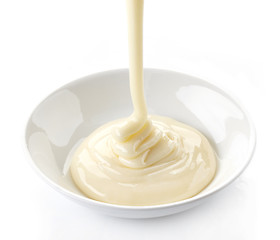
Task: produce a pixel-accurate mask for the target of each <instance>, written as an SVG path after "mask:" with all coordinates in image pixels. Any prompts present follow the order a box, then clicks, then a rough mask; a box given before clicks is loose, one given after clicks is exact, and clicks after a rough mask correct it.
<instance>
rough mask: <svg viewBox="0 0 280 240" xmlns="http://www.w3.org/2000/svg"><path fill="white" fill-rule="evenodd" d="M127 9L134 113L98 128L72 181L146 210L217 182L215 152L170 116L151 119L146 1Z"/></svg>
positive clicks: (82, 149) (81, 151)
mask: <svg viewBox="0 0 280 240" xmlns="http://www.w3.org/2000/svg"><path fill="white" fill-rule="evenodd" d="M127 9H128V32H129V60H130V68H129V70H130V91H131V97H132V101H133V106H134V112H133V114H132V115H131V116H130V117H129V118H127V119H120V120H116V121H113V122H111V123H108V124H106V125H104V126H102V127H100V128H98V129H97V130H95V131H94V132H93V133H92V134H91V135H90V136H89V137H88V138H87V139H86V140H85V141H84V142H83V143H82V144H81V145H80V146H79V148H78V149H77V151H76V152H75V154H74V156H73V160H72V163H71V173H72V177H73V180H74V182H75V183H76V185H77V186H78V187H79V188H80V189H81V191H82V192H83V193H84V194H85V195H87V196H88V197H90V198H92V199H95V200H98V201H102V202H108V203H114V204H121V205H139V206H143V205H156V204H164V203H169V202H174V201H178V200H183V199H186V198H190V197H192V196H194V195H196V194H197V193H199V192H200V191H201V190H203V189H204V188H205V187H206V186H207V185H208V184H209V183H210V182H211V180H212V179H213V177H214V175H215V171H216V158H215V153H214V151H213V149H212V147H211V146H210V144H209V142H208V141H207V139H206V138H205V137H204V136H203V135H202V134H201V133H200V132H198V131H197V130H195V129H193V128H191V127H189V126H187V125H185V124H183V123H180V122H177V121H175V120H173V119H170V118H165V117H159V116H148V114H147V107H146V103H145V98H144V91H143V53H142V52H143V42H142V41H143V0H127ZM108 87H110V86H108ZM159 91H160V87H159Z"/></svg>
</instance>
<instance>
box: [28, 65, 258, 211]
mask: <svg viewBox="0 0 280 240" xmlns="http://www.w3.org/2000/svg"><path fill="white" fill-rule="evenodd" d="M127 71H129V70H128V69H127V68H121V69H112V70H107V71H101V72H96V73H93V74H89V75H86V76H83V77H80V78H78V79H75V80H73V81H70V82H68V83H67V84H64V85H62V86H61V87H59V88H57V89H56V90H54V91H53V92H51V93H50V94H49V95H47V96H46V97H45V98H44V99H43V100H41V101H40V102H39V103H38V104H37V105H36V106H35V108H33V110H32V112H31V113H30V114H29V115H28V118H27V121H26V122H25V125H24V126H25V128H24V136H23V140H24V141H23V150H24V153H25V155H26V156H27V161H28V163H29V165H30V166H31V168H33V169H34V171H35V172H36V173H37V175H39V176H40V177H41V179H43V180H44V181H45V182H46V183H47V184H48V185H49V186H51V187H52V188H53V189H55V190H56V191H58V192H60V193H62V194H64V195H65V196H67V197H69V198H70V199H74V200H78V201H82V202H84V203H86V204H89V205H96V206H99V207H107V208H108V207H109V208H114V209H123V210H136V211H137V210H139V211H140V210H151V209H153V210H154V209H165V208H170V207H175V206H177V207H179V206H182V205H187V204H190V203H193V202H195V201H198V200H202V199H205V198H208V197H210V196H212V195H213V194H215V193H217V192H219V191H221V190H222V189H224V188H225V187H226V186H228V185H229V184H231V183H232V182H233V181H234V180H236V179H237V178H238V177H239V176H240V175H241V174H242V173H243V172H244V170H245V169H246V168H247V166H248V165H249V163H250V162H251V160H252V157H253V155H254V152H255V149H256V143H257V135H256V128H255V125H254V123H253V121H252V119H251V116H250V114H249V113H248V111H247V110H246V109H245V108H244V106H243V104H241V102H240V101H239V99H238V98H237V97H236V96H235V95H234V94H232V92H230V91H229V90H228V89H226V90H224V87H220V86H219V84H217V83H214V84H212V83H211V82H208V81H207V80H204V79H201V78H200V77H196V76H193V75H188V74H185V73H182V72H178V71H173V70H166V69H158V68H144V72H145V71H157V72H166V73H169V74H179V75H182V76H186V77H188V78H192V79H194V80H199V81H200V82H204V83H207V84H208V85H211V86H212V87H214V88H215V89H216V90H219V91H220V92H223V93H224V95H225V96H226V97H227V98H229V99H230V100H231V101H232V102H234V103H235V104H236V105H237V106H238V107H239V108H240V109H241V111H242V112H243V114H244V116H245V117H246V119H247V120H248V123H249V128H250V135H251V137H250V141H249V147H248V148H249V151H248V156H247V161H246V162H245V163H244V164H243V165H242V166H241V167H240V169H239V171H236V173H235V174H234V175H233V176H232V177H231V178H229V179H228V180H227V181H225V182H224V183H222V184H221V185H220V186H218V187H215V188H213V189H212V190H211V191H209V192H208V193H205V194H203V193H202V194H200V193H198V194H197V195H195V196H193V197H191V198H188V199H184V200H180V201H176V202H171V203H165V204H158V205H147V206H131V205H118V204H112V203H106V202H101V201H97V200H94V199H91V198H88V197H86V196H82V195H78V194H76V193H74V192H71V191H70V190H67V189H65V188H64V187H62V186H60V185H59V184H57V183H55V182H54V181H52V180H51V179H49V178H48V177H47V176H46V175H45V174H44V173H43V172H42V171H41V170H40V169H39V167H37V165H36V164H35V163H34V161H33V159H32V157H31V155H30V152H29V150H28V144H27V139H26V130H27V126H28V123H29V122H30V120H31V117H32V115H33V113H34V112H35V111H36V109H37V108H38V107H39V106H40V105H41V104H42V103H43V102H44V101H45V100H47V99H48V98H49V97H50V96H51V95H53V94H54V93H55V92H57V91H59V90H61V89H63V88H65V87H66V86H68V85H71V84H73V83H77V82H79V81H82V80H85V79H87V78H90V77H95V78H96V77H98V75H100V76H101V75H108V74H119V73H121V72H127ZM202 191H203V190H202Z"/></svg>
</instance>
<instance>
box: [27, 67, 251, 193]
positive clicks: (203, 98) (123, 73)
mask: <svg viewBox="0 0 280 240" xmlns="http://www.w3.org/2000/svg"><path fill="white" fill-rule="evenodd" d="M144 79H145V94H146V99H147V105H148V109H149V113H150V114H156V115H163V116H168V117H171V118H174V119H176V120H178V121H181V122H184V123H186V124H189V125H191V126H193V127H195V128H197V129H198V130H200V131H201V132H202V133H203V134H204V135H205V136H206V137H207V138H208V139H209V141H210V142H211V144H212V146H213V147H214V149H215V150H216V153H217V156H218V170H217V173H216V176H215V179H214V180H213V181H212V183H211V184H210V185H209V186H208V187H207V188H206V189H204V190H203V191H202V192H201V193H199V195H198V196H203V195H205V194H207V193H209V192H212V191H215V190H216V189H219V188H221V187H222V186H223V185H225V183H227V182H230V181H231V180H233V179H234V178H235V177H236V176H238V175H239V174H240V173H241V172H242V171H243V169H244V168H245V167H246V166H247V164H248V163H249V161H250V158H251V155H252V152H253V149H254V145H255V133H254V129H253V127H252V124H251V122H250V120H249V119H248V117H247V115H246V114H245V113H244V110H243V109H242V108H241V107H240V105H239V104H237V103H236V101H234V100H233V99H232V98H231V97H229V96H228V95H227V94H226V93H225V92H223V91H222V90H220V89H219V88H217V87H215V86H213V85H211V84H210V83H208V82H205V81H203V80H200V79H197V78H194V77H191V76H188V75H185V74H180V73H176V72H171V71H163V70H155V69H145V71H144ZM131 112H132V104H131V99H130V92H129V79H128V70H115V71H108V72H104V73H99V74H94V75H91V76H88V77H85V78H82V79H80V80H77V81H74V82H71V83H69V84H67V85H65V86H63V87H62V88H60V89H58V90H57V91H55V92H54V93H52V94H51V95H50V96H48V97H47V98H46V99H45V100H44V101H43V102H41V103H40V104H39V105H38V107H37V108H36V109H35V110H34V112H33V113H32V115H31V117H30V119H29V121H28V123H27V128H26V135H25V140H26V145H27V149H28V151H29V153H30V155H31V159H32V163H34V165H35V166H36V167H37V169H38V170H39V172H40V173H42V175H43V176H45V178H46V179H48V180H50V181H49V182H50V183H53V184H54V185H56V186H60V187H62V188H63V189H66V190H68V191H70V192H72V193H73V194H75V195H76V196H77V195H80V196H84V195H83V194H82V193H81V192H80V191H79V190H78V189H77V188H76V186H75V185H74V183H73V182H72V179H71V176H70V175H69V173H68V169H69V165H70V160H71V154H73V151H74V149H75V148H76V147H77V145H78V144H79V143H80V142H81V141H82V140H83V139H84V138H85V137H87V136H88V135H89V134H90V133H91V132H92V131H93V130H94V129H96V128H97V127H99V126H101V125H102V124H104V123H106V122H108V121H112V120H114V119H117V118H123V117H126V116H129V114H130V113H131Z"/></svg>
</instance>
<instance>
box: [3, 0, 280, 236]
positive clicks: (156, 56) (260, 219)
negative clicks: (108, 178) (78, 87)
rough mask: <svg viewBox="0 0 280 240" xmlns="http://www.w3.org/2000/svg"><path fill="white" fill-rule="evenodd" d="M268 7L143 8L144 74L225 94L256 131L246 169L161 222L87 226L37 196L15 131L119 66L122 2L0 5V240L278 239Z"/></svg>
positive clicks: (277, 24) (51, 0)
mask: <svg viewBox="0 0 280 240" xmlns="http://www.w3.org/2000/svg"><path fill="white" fill-rule="evenodd" d="M277 2H279V1H277V0H275V1H273V0H235V1H225V0H212V1H209V0H194V1H190V0H188V1H183V0H146V1H145V21H144V24H145V25H144V36H145V39H144V47H145V51H144V65H145V67H153V68H163V69H170V70H177V71H181V72H184V73H187V74H190V75H195V76H198V77H201V78H203V79H206V80H208V81H210V82H213V83H218V84H219V85H222V86H224V88H225V89H230V90H231V92H232V93H233V94H234V95H235V96H237V97H238V98H239V99H240V101H241V102H242V103H243V104H244V106H245V107H246V108H247V110H248V111H249V113H250V114H251V116H252V118H253V120H254V122H255V125H256V129H257V135H258V143H257V149H256V153H255V155H254V157H253V160H252V162H251V164H250V165H249V167H248V169H247V170H246V171H245V172H244V174H242V176H241V177H240V178H239V179H238V180H236V181H235V182H234V183H233V184H232V185H231V186H229V187H228V188H227V189H225V190H224V191H223V192H221V193H219V194H218V195H217V197H216V198H214V199H212V200H211V201H209V202H208V203H206V204H204V205H201V206H199V207H197V208H194V209H192V210H190V211H187V212H184V213H181V214H177V215H173V216H170V217H164V218H158V219H149V220H128V219H118V218H112V217H107V216H103V215H97V214H95V213H94V212H92V211H89V210H88V209H86V208H84V207H81V206H79V205H76V204H75V203H72V202H71V201H70V200H68V199H66V198H64V197H63V196H62V195H60V194H59V193H57V192H55V191H53V190H52V189H51V188H50V187H49V186H47V185H46V184H45V183H44V182H43V181H42V180H41V179H40V178H39V177H38V176H37V175H36V174H35V173H34V172H33V170H32V169H31V167H30V166H29V165H28V163H27V160H26V156H25V155H24V151H23V148H24V144H23V134H24V125H25V122H26V120H27V118H28V116H29V115H30V113H31V112H32V110H33V108H34V107H35V106H36V105H37V104H38V103H39V102H40V101H41V100H42V99H43V98H44V97H46V96H47V95H48V94H49V93H51V92H52V91H54V90H55V89H57V88H58V87H60V86H62V85H64V84H66V83H68V82H69V81H71V80H74V79H76V78H80V77H82V76H84V75H88V74H91V73H94V72H98V71H103V70H108V69H115V68H126V67H127V66H128V57H127V56H128V52H127V32H126V30H127V28H126V5H125V0H99V1H97V0H87V1H86V0H79V1H77V0H76V1H73V0H67V1H66V0H48V1H42V0H23V1H22V0H21V1H20V0H0V81H1V85H0V98H1V101H0V104H1V105H0V113H1V117H0V119H1V120H0V121H1V122H0V123H1V124H0V157H1V160H0V161H1V165H0V194H1V195H0V203H1V204H0V221H1V223H0V226H1V227H0V239H3V240H4V239H5V240H6V239H29V240H33V239H36V240H38V239H40V240H41V239H51V240H61V239H67V240H72V239H73V240H74V239H82V240H89V239H113V240H114V239H120V240H126V239H141V240H143V239H161V240H164V239H215V240H217V239H227V240H230V239H234V240H236V239H239V240H242V239H246V240H247V239H249V240H250V239H279V237H280V234H279V214H280V207H279V204H280V196H279V195H280V194H279V189H280V188H279V184H280V181H279V179H280V177H279V175H280V157H279V155H280V151H279V150H280V143H279V139H280V114H279V111H280V109H279V105H280V85H279V77H280V14H279V11H280V6H278V3H277Z"/></svg>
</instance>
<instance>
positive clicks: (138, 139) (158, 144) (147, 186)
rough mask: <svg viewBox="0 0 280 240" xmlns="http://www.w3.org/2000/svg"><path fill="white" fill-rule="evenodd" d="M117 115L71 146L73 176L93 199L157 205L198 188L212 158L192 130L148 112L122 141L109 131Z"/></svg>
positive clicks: (202, 185)
mask: <svg viewBox="0 0 280 240" xmlns="http://www.w3.org/2000/svg"><path fill="white" fill-rule="evenodd" d="M122 121H123V120H117V121H114V122H111V123H108V124H106V125H104V126H102V127H101V128H99V129H97V130H96V131H94V132H93V133H92V134H91V135H90V136H89V137H88V138H87V139H86V140H85V141H84V142H83V144H82V145H81V146H80V147H79V149H78V150H77V151H76V153H75V155H74V157H73V162H72V166H71V172H72V176H73V178H74V180H75V182H76V184H77V185H78V186H79V187H80V189H81V190H82V191H83V192H84V193H85V194H86V195H87V196H89V197H90V198H93V199H95V200H99V201H104V202H110V203H115V204H123V205H156V204H163V203H168V202H173V201H178V200H183V199H186V198H189V197H192V196H194V195H195V194H197V193H199V192H200V191H201V190H202V189H203V188H205V186H206V185H207V184H208V183H209V182H210V181H211V179H212V178H213V177H214V175H215V169H216V159H215V153H214V151H213V150H212V148H211V146H210V144H209V143H208V141H207V139H206V138H205V137H204V136H203V135H202V134H201V133H199V132H198V131H197V130H195V129H193V128H191V127H189V126H187V125H185V124H183V123H180V122H177V121H175V120H173V119H170V118H165V117H159V116H152V117H151V118H150V119H149V121H148V122H147V124H145V126H144V127H143V128H142V129H141V130H140V131H139V132H138V133H136V134H134V135H133V136H131V137H130V138H129V139H128V140H127V141H125V142H118V141H116V140H115V139H114V138H113V136H112V134H111V132H112V130H113V129H114V127H116V126H118V125H119V124H121V123H122Z"/></svg>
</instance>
